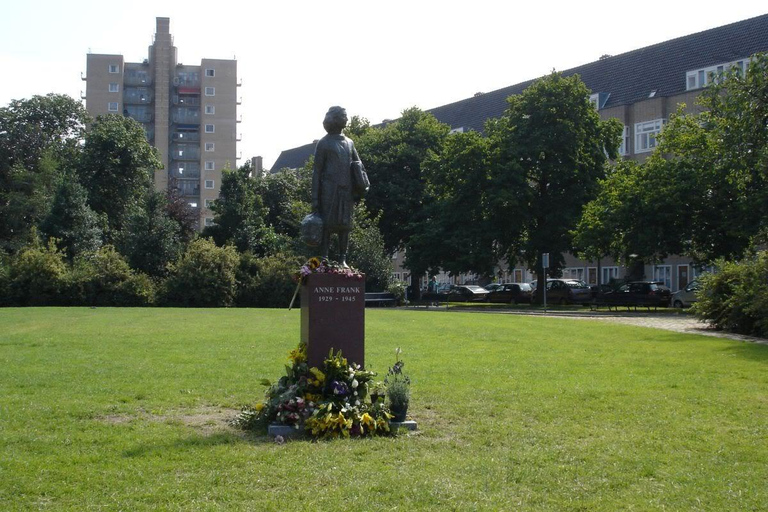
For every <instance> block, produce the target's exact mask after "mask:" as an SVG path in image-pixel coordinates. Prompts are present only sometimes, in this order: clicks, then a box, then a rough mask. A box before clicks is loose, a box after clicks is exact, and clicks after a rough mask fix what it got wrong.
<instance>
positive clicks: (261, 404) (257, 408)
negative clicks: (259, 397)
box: [256, 403, 264, 412]
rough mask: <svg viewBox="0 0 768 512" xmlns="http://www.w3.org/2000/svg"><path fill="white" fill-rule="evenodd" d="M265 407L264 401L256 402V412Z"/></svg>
mask: <svg viewBox="0 0 768 512" xmlns="http://www.w3.org/2000/svg"><path fill="white" fill-rule="evenodd" d="M263 408H264V404H263V403H259V404H256V412H261V410H262V409H263Z"/></svg>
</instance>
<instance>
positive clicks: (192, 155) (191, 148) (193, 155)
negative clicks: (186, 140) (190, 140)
mask: <svg viewBox="0 0 768 512" xmlns="http://www.w3.org/2000/svg"><path fill="white" fill-rule="evenodd" d="M171 158H172V159H173V160H200V147H199V146H197V145H192V144H173V145H172V146H171Z"/></svg>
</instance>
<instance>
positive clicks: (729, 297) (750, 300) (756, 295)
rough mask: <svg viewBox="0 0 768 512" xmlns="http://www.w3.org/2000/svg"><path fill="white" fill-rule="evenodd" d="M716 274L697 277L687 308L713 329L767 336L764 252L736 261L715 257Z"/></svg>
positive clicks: (767, 273)
mask: <svg viewBox="0 0 768 512" xmlns="http://www.w3.org/2000/svg"><path fill="white" fill-rule="evenodd" d="M716 265H717V267H718V269H719V271H718V273H716V274H705V275H703V276H701V278H700V281H701V290H700V291H699V292H698V295H697V296H698V299H699V300H698V302H697V303H696V304H694V306H693V307H692V308H691V309H692V310H693V312H694V313H696V315H697V316H698V317H699V318H701V319H702V320H706V321H708V322H709V323H710V324H711V325H712V326H713V327H715V328H716V329H723V330H727V331H733V332H738V333H741V334H749V335H753V336H768V317H767V316H766V313H765V312H766V311H768V251H762V252H759V253H757V255H756V256H755V257H754V258H751V259H745V260H743V261H739V262H729V261H725V260H719V261H717V262H716Z"/></svg>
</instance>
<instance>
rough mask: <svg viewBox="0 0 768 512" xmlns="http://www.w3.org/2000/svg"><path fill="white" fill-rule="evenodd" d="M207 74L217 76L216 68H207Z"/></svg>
mask: <svg viewBox="0 0 768 512" xmlns="http://www.w3.org/2000/svg"><path fill="white" fill-rule="evenodd" d="M205 76H210V77H214V76H216V70H215V69H206V70H205Z"/></svg>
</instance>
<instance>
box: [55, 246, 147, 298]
mask: <svg viewBox="0 0 768 512" xmlns="http://www.w3.org/2000/svg"><path fill="white" fill-rule="evenodd" d="M154 289H155V286H154V283H153V282H152V280H151V279H149V277H147V276H146V275H144V274H142V273H138V272H136V271H134V270H132V269H131V267H130V266H129V265H128V262H127V261H126V260H125V258H124V257H123V256H122V255H121V254H120V253H118V252H117V251H116V250H115V248H114V247H112V246H104V247H102V248H101V249H99V250H98V251H96V252H95V253H91V254H88V255H84V256H81V257H79V258H77V259H76V260H75V262H74V264H73V268H72V273H71V275H70V279H69V284H68V287H67V299H68V302H69V304H71V305H89V306H148V305H151V304H152V303H153V302H154V295H155V291H154Z"/></svg>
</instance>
